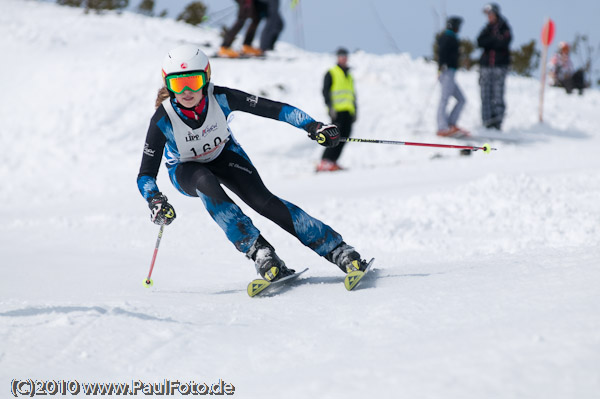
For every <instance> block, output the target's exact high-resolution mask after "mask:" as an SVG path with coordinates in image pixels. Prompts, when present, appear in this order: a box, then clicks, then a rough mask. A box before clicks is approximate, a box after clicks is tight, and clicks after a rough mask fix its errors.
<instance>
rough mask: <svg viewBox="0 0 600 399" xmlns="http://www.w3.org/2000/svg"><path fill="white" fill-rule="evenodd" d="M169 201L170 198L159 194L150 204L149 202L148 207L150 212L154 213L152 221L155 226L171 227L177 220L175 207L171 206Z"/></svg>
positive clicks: (151, 217) (151, 216)
mask: <svg viewBox="0 0 600 399" xmlns="http://www.w3.org/2000/svg"><path fill="white" fill-rule="evenodd" d="M167 200H168V198H167V197H166V196H164V195H163V194H162V193H160V192H159V193H158V194H156V195H155V196H154V197H152V198H151V199H150V202H148V207H150V211H151V212H152V214H151V215H150V220H152V222H153V223H154V224H158V225H161V224H166V225H169V224H171V222H173V220H175V217H176V215H175V209H173V206H171V204H169V203H168V202H167Z"/></svg>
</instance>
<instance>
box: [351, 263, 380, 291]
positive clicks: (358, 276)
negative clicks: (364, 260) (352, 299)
mask: <svg viewBox="0 0 600 399" xmlns="http://www.w3.org/2000/svg"><path fill="white" fill-rule="evenodd" d="M374 261H375V258H371V260H370V261H369V264H368V265H367V267H366V268H365V270H364V271H360V270H357V271H354V272H350V273H348V274H347V275H346V278H345V279H344V287H346V289H347V290H348V291H352V290H353V289H354V288H355V287H356V286H357V285H358V283H359V282H360V281H361V280H362V279H363V278H364V277H365V275H366V274H367V273H368V272H369V270H370V269H371V266H372V265H373V262H374Z"/></svg>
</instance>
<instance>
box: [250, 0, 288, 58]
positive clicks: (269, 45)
mask: <svg viewBox="0 0 600 399" xmlns="http://www.w3.org/2000/svg"><path fill="white" fill-rule="evenodd" d="M256 7H257V8H258V13H259V14H260V15H261V16H262V15H266V19H267V22H266V23H265V26H264V27H263V31H262V33H261V35H260V49H261V51H262V52H263V53H264V52H265V51H268V50H273V48H275V42H276V41H277V39H278V38H279V35H280V34H281V31H282V30H283V19H282V18H281V15H280V14H279V0H256Z"/></svg>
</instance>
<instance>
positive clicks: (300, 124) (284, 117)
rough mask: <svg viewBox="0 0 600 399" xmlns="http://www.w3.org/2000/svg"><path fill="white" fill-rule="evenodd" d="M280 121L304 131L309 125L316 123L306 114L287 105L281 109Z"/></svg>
mask: <svg viewBox="0 0 600 399" xmlns="http://www.w3.org/2000/svg"><path fill="white" fill-rule="evenodd" d="M279 120H280V121H282V122H286V123H289V124H290V125H292V126H295V127H297V128H300V129H304V128H305V127H306V125H308V124H309V123H311V122H315V120H314V119H313V118H311V117H310V115H308V114H307V113H306V112H304V111H302V110H301V109H298V108H296V107H292V106H291V105H287V104H285V105H284V106H283V107H282V108H281V112H280V113H279Z"/></svg>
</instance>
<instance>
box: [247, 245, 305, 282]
mask: <svg viewBox="0 0 600 399" xmlns="http://www.w3.org/2000/svg"><path fill="white" fill-rule="evenodd" d="M246 257H248V258H249V259H252V260H253V261H254V267H256V271H257V273H259V274H260V275H261V276H262V278H264V279H265V280H267V281H269V282H273V281H277V280H279V279H280V278H283V277H287V276H291V275H292V274H294V273H295V272H296V271H295V270H293V269H288V268H287V266H286V265H285V263H284V262H283V261H282V260H281V259H280V258H279V256H277V254H276V253H275V249H274V248H273V246H271V244H269V243H268V242H267V240H265V239H264V238H263V236H258V238H257V239H256V241H255V242H254V244H252V247H251V248H250V250H249V251H248V252H247V253H246Z"/></svg>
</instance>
